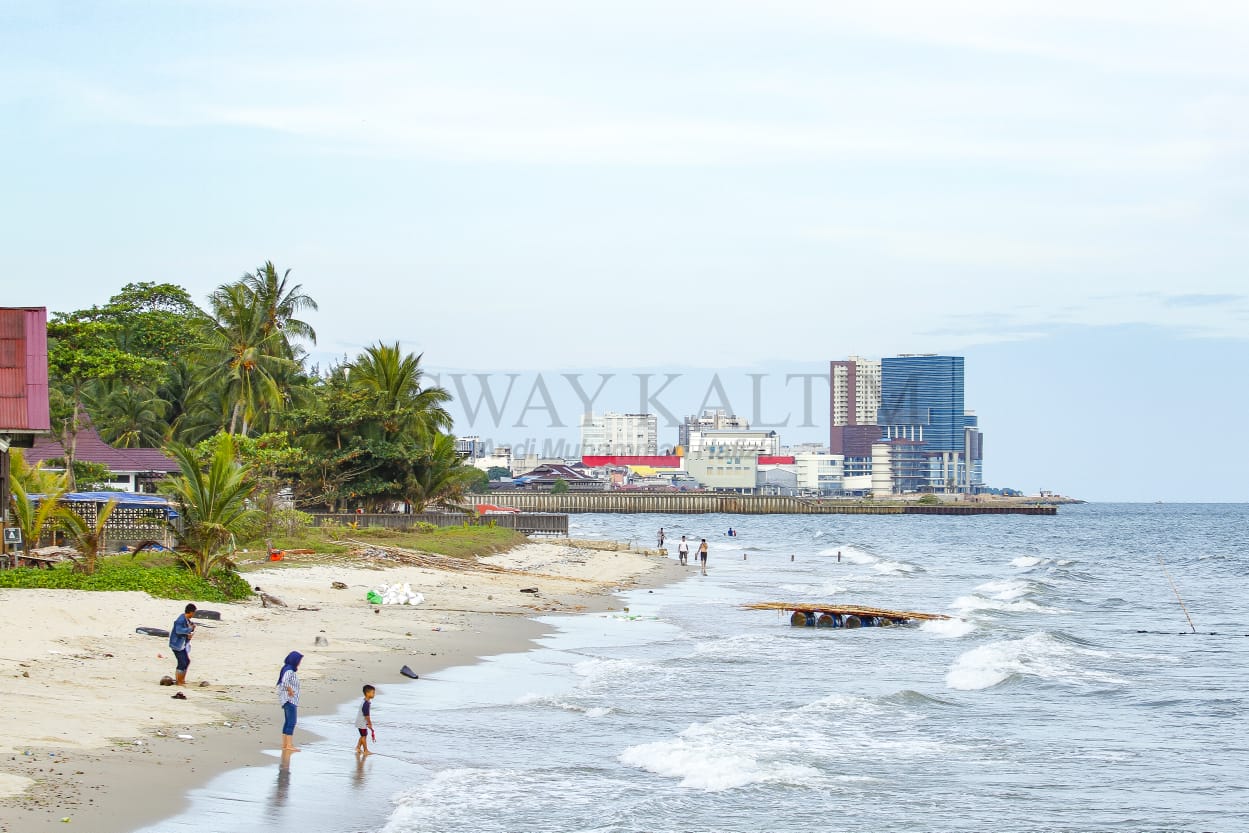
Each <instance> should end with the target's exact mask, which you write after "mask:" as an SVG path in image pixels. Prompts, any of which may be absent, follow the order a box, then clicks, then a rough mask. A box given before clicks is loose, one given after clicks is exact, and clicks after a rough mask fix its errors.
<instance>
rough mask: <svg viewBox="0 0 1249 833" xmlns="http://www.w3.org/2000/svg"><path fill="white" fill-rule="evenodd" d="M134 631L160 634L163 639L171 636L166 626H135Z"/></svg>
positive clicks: (154, 634) (145, 634) (152, 634)
mask: <svg viewBox="0 0 1249 833" xmlns="http://www.w3.org/2000/svg"><path fill="white" fill-rule="evenodd" d="M134 632H135V633H141V634H143V635H144V636H159V637H161V638H162V639H168V638H169V631H167V630H165V629H164V628H148V627H143V628H135V629H134Z"/></svg>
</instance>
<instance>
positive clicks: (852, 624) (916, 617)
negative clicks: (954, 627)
mask: <svg viewBox="0 0 1249 833" xmlns="http://www.w3.org/2000/svg"><path fill="white" fill-rule="evenodd" d="M743 607H745V608H746V609H747V610H777V611H781V612H786V613H790V612H791V611H792V613H791V615H790V617H789V623H790V624H791V625H793V626H794V627H796V628H801V627H808V628H861V627H888V626H890V625H905V624H907V623H908V622H912V621H933V620H939V619H949V618H950V617H949V616H946V615H945V614H944V613H922V612H920V611H916V610H889V609H888V608H883V607H867V606H864V605H841V604H837V605H833V604H802V603H799V602H755V603H753V604H748V605H743Z"/></svg>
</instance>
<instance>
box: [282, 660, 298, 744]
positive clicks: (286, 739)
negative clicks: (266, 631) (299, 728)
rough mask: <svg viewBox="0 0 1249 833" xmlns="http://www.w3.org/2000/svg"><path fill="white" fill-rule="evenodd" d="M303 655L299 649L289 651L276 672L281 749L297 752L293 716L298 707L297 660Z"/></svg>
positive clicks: (294, 716)
mask: <svg viewBox="0 0 1249 833" xmlns="http://www.w3.org/2000/svg"><path fill="white" fill-rule="evenodd" d="M303 658H304V655H303V654H301V653H299V651H291V652H290V653H289V654H287V655H286V662H285V663H284V664H283V665H282V671H281V672H280V673H279V674H278V702H279V703H281V704H282V716H283V718H284V720H283V722H282V751H283V752H298V751H299V749H297V748H296V747H295V743H294V739H293V737H292V736H293V735H294V734H295V718H296V713H297V711H298V709H299V677H298V676H297V675H296V674H295V672H296V671H298V670H299V661H300V660H301V659H303Z"/></svg>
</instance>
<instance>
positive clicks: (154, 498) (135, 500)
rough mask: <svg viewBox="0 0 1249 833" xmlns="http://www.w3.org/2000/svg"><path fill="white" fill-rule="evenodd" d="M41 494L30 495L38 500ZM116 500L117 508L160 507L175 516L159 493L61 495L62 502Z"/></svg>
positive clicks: (168, 514) (170, 505)
mask: <svg viewBox="0 0 1249 833" xmlns="http://www.w3.org/2000/svg"><path fill="white" fill-rule="evenodd" d="M42 497H43V495H31V499H32V500H34V501H36V502H38V501H39V500H40V499H41V498H42ZM111 500H115V501H117V507H118V508H119V509H162V510H164V512H165V516H166V517H169V518H176V517H177V516H178V512H177V510H176V509H174V507H173V504H172V503H170V502H169V498H166V497H161V496H160V495H144V494H139V493H138V492H66V493H65V494H64V495H62V496H61V502H62V503H108V502H109V501H111Z"/></svg>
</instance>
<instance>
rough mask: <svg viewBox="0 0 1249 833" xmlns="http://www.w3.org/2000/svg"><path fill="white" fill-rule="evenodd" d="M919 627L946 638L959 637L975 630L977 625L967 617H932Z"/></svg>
mask: <svg viewBox="0 0 1249 833" xmlns="http://www.w3.org/2000/svg"><path fill="white" fill-rule="evenodd" d="M919 629H920V630H921V631H926V632H928V633H931V634H935V635H936V636H940V637H944V638H946V639H958V638H959V637H961V636H967V634H969V633H971V632H972V631H974V630H975V629H976V626H975V625H973V624H972V623H971V622H968V621H967V620H966V619H931V620H929V621H927V622H924V623H923V624H922V625H920V626H919Z"/></svg>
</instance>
